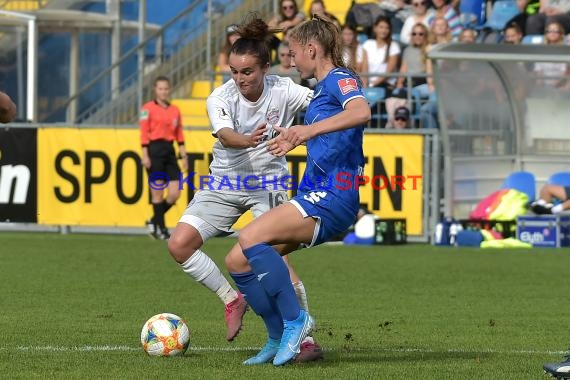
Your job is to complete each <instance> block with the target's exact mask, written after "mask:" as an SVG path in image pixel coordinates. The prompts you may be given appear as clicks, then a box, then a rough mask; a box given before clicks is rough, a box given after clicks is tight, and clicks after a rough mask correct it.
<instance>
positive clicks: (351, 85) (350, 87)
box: [337, 78, 358, 95]
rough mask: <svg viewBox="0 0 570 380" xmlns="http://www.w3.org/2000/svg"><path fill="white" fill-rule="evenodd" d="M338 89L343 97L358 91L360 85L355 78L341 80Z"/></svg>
mask: <svg viewBox="0 0 570 380" xmlns="http://www.w3.org/2000/svg"><path fill="white" fill-rule="evenodd" d="M337 83H338V87H339V88H340V92H342V94H343V95H346V94H348V93H349V92H351V91H358V83H357V82H356V79H354V78H345V79H341V80H339V81H338V82H337Z"/></svg>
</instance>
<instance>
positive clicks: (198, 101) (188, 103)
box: [172, 79, 222, 128]
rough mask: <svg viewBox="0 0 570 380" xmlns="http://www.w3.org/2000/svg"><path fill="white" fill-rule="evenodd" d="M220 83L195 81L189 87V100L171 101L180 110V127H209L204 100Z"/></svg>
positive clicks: (219, 80) (217, 81)
mask: <svg viewBox="0 0 570 380" xmlns="http://www.w3.org/2000/svg"><path fill="white" fill-rule="evenodd" d="M221 83H222V82H221V79H218V80H216V81H214V82H211V81H209V80H195V81H193V82H192V85H191V90H190V98H188V99H183V98H177V99H173V100H172V104H174V105H176V106H177V107H178V108H180V113H181V114H182V125H183V126H184V127H207V128H209V127H210V121H209V119H208V112H207V111H206V98H207V97H208V96H209V95H210V93H211V92H212V90H213V89H214V88H216V87H218V86H219V85H220V84H221Z"/></svg>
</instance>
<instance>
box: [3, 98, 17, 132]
mask: <svg viewBox="0 0 570 380" xmlns="http://www.w3.org/2000/svg"><path fill="white" fill-rule="evenodd" d="M15 117H16V105H15V104H14V102H13V101H12V99H10V97H9V96H8V94H6V93H4V92H1V91H0V123H3V124H6V123H9V122H11V121H12V120H14V118H15Z"/></svg>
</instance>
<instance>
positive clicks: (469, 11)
mask: <svg viewBox="0 0 570 380" xmlns="http://www.w3.org/2000/svg"><path fill="white" fill-rule="evenodd" d="M486 4H487V3H486V1H485V0H461V2H460V3H459V14H460V15H459V19H460V20H461V24H463V27H471V28H473V27H476V26H480V25H483V23H485V10H486V9H485V6H486Z"/></svg>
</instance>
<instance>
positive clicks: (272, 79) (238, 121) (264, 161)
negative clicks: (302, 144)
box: [207, 75, 313, 191]
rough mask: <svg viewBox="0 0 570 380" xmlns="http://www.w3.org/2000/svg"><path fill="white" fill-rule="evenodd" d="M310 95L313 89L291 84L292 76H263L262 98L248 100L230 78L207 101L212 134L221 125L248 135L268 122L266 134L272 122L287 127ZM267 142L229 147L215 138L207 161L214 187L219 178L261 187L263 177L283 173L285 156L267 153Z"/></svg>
mask: <svg viewBox="0 0 570 380" xmlns="http://www.w3.org/2000/svg"><path fill="white" fill-rule="evenodd" d="M312 96H313V91H312V90H310V89H309V88H307V87H303V86H300V85H298V84H296V83H294V82H293V81H292V80H291V78H282V77H279V76H277V75H266V76H265V84H264V86H263V93H262V94H261V97H260V98H259V99H258V100H257V101H256V102H250V101H249V100H247V99H246V98H245V97H244V96H243V95H242V94H241V93H240V92H239V89H238V87H237V86H236V84H235V82H234V81H233V80H229V81H227V82H226V83H224V84H223V85H221V86H220V87H218V88H216V89H215V90H214V91H213V92H212V94H211V95H210V96H209V97H208V100H207V108H208V116H209V118H210V123H211V125H212V134H213V135H214V136H215V135H216V134H217V133H218V132H219V131H220V130H221V129H223V128H232V129H233V130H234V131H236V132H237V133H240V134H242V135H249V134H251V133H252V132H253V131H254V130H256V129H257V128H258V127H259V126H261V125H262V124H267V128H268V134H270V133H271V132H272V126H274V125H277V126H281V127H287V128H288V127H290V126H291V125H292V124H293V121H294V120H295V116H296V114H297V112H298V111H300V110H302V109H305V108H307V106H308V104H309V102H310V101H311V99H312ZM266 145H267V144H266V143H261V144H259V145H258V146H256V147H254V148H246V149H232V148H226V147H224V146H223V145H222V144H221V143H220V141H219V140H218V141H216V142H215V143H214V147H213V149H212V153H213V161H212V163H211V164H210V175H211V176H212V177H213V178H214V187H216V185H215V184H220V182H221V181H223V182H227V181H229V182H230V183H231V184H232V185H233V186H235V185H236V183H240V182H241V183H242V184H243V183H244V181H247V184H248V186H250V189H251V188H254V187H255V186H263V184H262V183H261V181H262V180H263V181H267V180H271V179H272V178H282V177H284V176H286V175H287V174H288V169H287V161H286V160H285V157H275V156H273V155H271V154H269V152H268V151H267V146H266ZM248 176H249V177H248ZM246 177H247V179H246ZM258 188H261V187H258ZM224 189H228V188H227V187H225V188H224ZM235 190H238V189H237V188H235ZM241 190H244V191H247V189H243V188H241Z"/></svg>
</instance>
